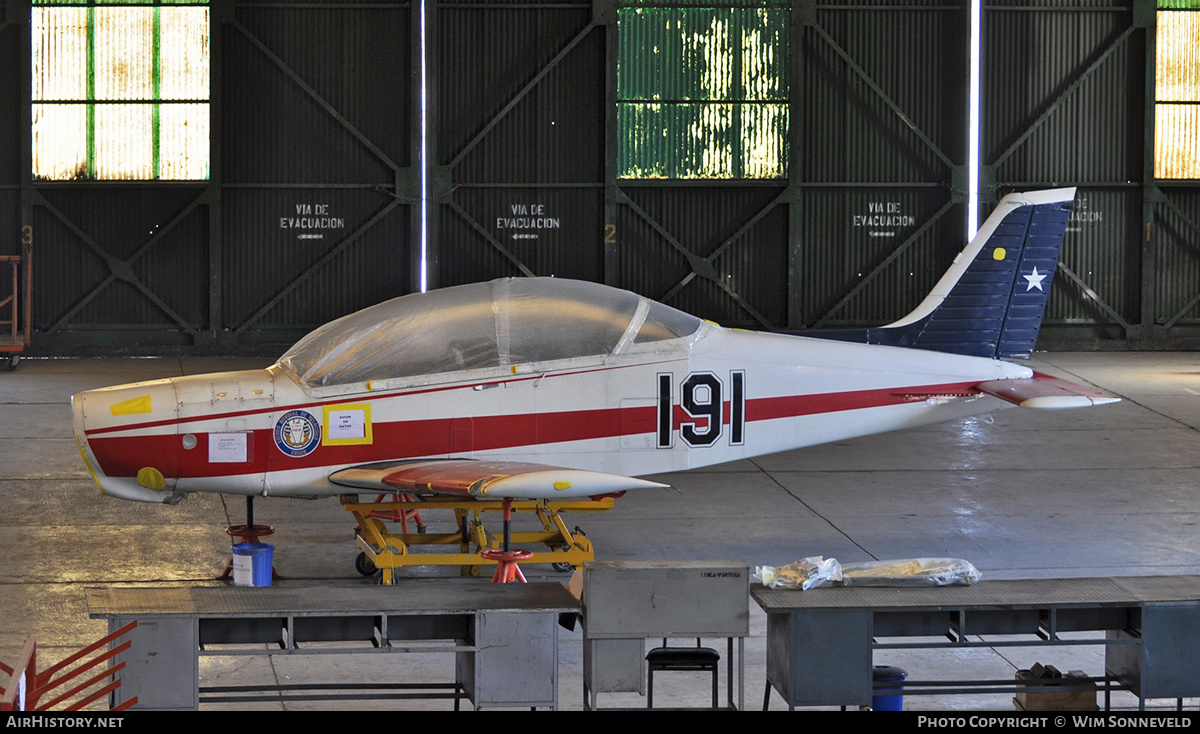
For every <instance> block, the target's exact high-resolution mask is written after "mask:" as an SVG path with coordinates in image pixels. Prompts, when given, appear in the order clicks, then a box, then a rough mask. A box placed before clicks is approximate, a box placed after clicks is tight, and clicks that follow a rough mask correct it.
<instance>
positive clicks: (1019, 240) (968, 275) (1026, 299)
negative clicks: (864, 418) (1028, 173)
mask: <svg viewBox="0 0 1200 734" xmlns="http://www.w3.org/2000/svg"><path fill="white" fill-rule="evenodd" d="M1074 199H1075V189H1073V188H1067V189H1053V190H1049V191H1034V192H1029V193H1025V194H1009V195H1008V196H1005V197H1004V198H1003V199H1002V200H1001V201H1000V203H999V204H998V205H997V206H996V209H995V210H994V211H993V212H992V214H991V216H989V217H988V219H987V221H986V222H984V224H983V226H982V227H980V229H979V232H978V234H976V235H975V239H973V240H971V243H970V244H968V245H967V247H966V248H965V249H964V250H963V251H962V252H961V253H959V254H958V256H957V257H955V258H954V263H953V264H952V265H951V266H950V269H949V270H947V271H946V274H945V275H943V276H942V279H941V280H939V281H938V283H937V285H936V286H934V288H933V290H932V291H931V292H930V293H929V295H928V296H926V297H925V300H923V301H921V304H920V305H919V306H917V308H916V309H915V310H913V312H912V313H910V314H909V315H907V316H905V317H904V318H902V319H900V320H899V321H896V322H894V323H891V324H888V325H887V326H880V327H875V328H871V329H861V330H850V331H843V330H828V331H826V330H822V331H804V332H794V333H798V334H801V335H802V336H815V337H822V338H825V339H836V340H838V341H852V342H864V343H867V344H887V345H891V346H899V347H913V348H916V349H931V350H934V351H938V352H952V353H955V354H968V355H973V356H977V357H992V358H996V359H1012V358H1019V359H1028V358H1029V357H1030V356H1031V355H1032V354H1033V347H1034V344H1036V342H1037V335H1038V330H1039V329H1040V328H1041V325H1042V315H1043V314H1044V313H1045V310H1046V300H1047V299H1048V297H1049V295H1050V284H1051V282H1052V281H1053V279H1054V270H1055V268H1056V267H1057V266H1058V256H1059V252H1060V251H1061V249H1062V241H1063V235H1064V234H1065V233H1066V229H1067V222H1068V220H1069V219H1070V216H1071V208H1072V205H1073V202H1074Z"/></svg>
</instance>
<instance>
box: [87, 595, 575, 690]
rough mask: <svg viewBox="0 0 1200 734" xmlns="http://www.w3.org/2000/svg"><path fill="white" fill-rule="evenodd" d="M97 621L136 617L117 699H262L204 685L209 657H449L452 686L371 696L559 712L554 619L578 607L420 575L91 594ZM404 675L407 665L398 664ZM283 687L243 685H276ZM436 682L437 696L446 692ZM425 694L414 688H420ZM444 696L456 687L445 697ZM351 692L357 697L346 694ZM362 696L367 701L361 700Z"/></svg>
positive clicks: (382, 686) (393, 684)
mask: <svg viewBox="0 0 1200 734" xmlns="http://www.w3.org/2000/svg"><path fill="white" fill-rule="evenodd" d="M86 593H87V604H88V613H89V616H90V617H91V618H93V619H97V618H99V619H107V620H108V625H109V629H110V630H113V629H118V628H120V627H121V626H123V625H125V624H127V623H128V622H130V621H133V620H136V621H137V622H138V626H137V628H136V629H134V630H133V632H132V633H131V634H130V635H129V639H130V641H131V642H132V643H133V645H132V647H131V649H130V650H129V651H127V652H126V653H123V654H122V655H121V659H122V660H124V661H125V662H126V668H125V669H124V670H123V671H122V673H121V687H120V688H119V689H118V690H117V692H116V693H115V694H114V696H117V697H119V698H118V699H114V701H113V704H114V705H116V704H118V703H120V702H121V701H123V700H125V699H128V698H132V697H134V696H137V698H138V703H137V705H136V706H135V708H146V709H184V710H186V709H198V708H199V706H200V704H201V703H207V702H214V703H215V702H223V703H239V702H247V701H253V700H260V698H261V696H260V698H255V697H253V696H245V697H239V696H233V695H229V694H230V693H231V692H230V691H212V690H208V691H206V690H205V689H202V688H201V687H200V685H199V660H200V657H201V656H208V655H314V654H334V653H336V654H348V653H349V654H358V653H363V654H367V653H370V654H379V653H421V652H424V653H436V652H442V653H453V654H454V660H455V664H454V679H453V683H446V684H442V685H440V686H439V685H429V684H405V683H400V682H397V680H391V679H390V678H391V676H389V680H387V681H381V682H380V683H379V684H378V685H375V686H371V688H372V689H373V693H372V694H370V696H369V697H372V698H401V697H406V698H413V697H421V698H449V697H453V698H454V699H455V708H457V707H458V699H459V698H461V697H466V698H468V699H469V700H470V701H471V702H472V703H473V704H474V706H475V707H476V708H482V707H502V706H521V707H526V706H528V707H537V706H549V707H552V708H557V707H558V620H559V615H561V614H578V613H579V612H580V610H581V607H580V605H579V602H578V601H577V600H576V599H575V598H574V597H573V596H571V594H570V593H568V592H567V590H566V589H564V588H563V587H562V586H561V585H559V584H554V583H548V584H547V583H534V584H488V583H481V582H479V581H476V580H467V579H429V580H425V579H421V580H415V581H412V582H406V583H404V584H401V585H396V586H367V585H349V586H308V585H303V586H297V585H287V586H271V587H225V586H221V587H201V588H191V587H134V588H119V587H107V588H90V589H87V592H86ZM396 670H397V671H398V672H397V675H396V676H394V677H395V678H396V679H398V680H403V667H402V666H396ZM282 688H283V687H280V686H277V685H270V686H261V687H252V689H253V690H246V689H242V690H241V691H240V692H242V693H252V692H254V691H259V692H260V693H261V691H272V692H273V695H272V696H271V699H270V700H275V701H278V700H287V699H288V697H289V695H288V691H287V690H281V689H282ZM300 688H304V689H306V690H308V691H309V693H308V694H306V695H300V694H295V693H294V694H292V695H293V697H294V698H295V699H296V700H307V699H312V698H314V697H321V698H337V697H339V696H336V695H332V694H331V693H324V694H316V695H314V694H313V693H312V691H313V690H320V689H328V690H335V689H336V690H340V691H342V692H343V694H344V692H345V691H346V690H348V689H352V688H354V686H351V685H342V684H339V683H338V682H337V681H328V682H326V683H325V685H307V686H300ZM438 689H440V691H439V690H438ZM414 690H417V691H418V692H414ZM446 691H449V692H448V693H447V692H446ZM342 697H350V696H342ZM355 697H363V696H355Z"/></svg>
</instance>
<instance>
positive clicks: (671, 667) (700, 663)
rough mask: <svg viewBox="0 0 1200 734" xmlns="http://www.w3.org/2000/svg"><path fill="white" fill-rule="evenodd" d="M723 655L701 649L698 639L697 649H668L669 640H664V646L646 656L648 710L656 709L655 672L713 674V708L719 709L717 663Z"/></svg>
mask: <svg viewBox="0 0 1200 734" xmlns="http://www.w3.org/2000/svg"><path fill="white" fill-rule="evenodd" d="M720 660H721V655H720V654H719V653H718V652H717V651H716V650H714V649H712V648H711V647H700V638H699V637H697V638H696V646H695V647H667V639H666V638H665V637H664V638H663V646H662V647H656V648H654V649H653V650H651V651H650V652H649V653H647V654H646V668H647V673H648V676H647V680H646V708H654V671H656V670H661V671H664V672H669V671H700V672H703V671H706V670H708V671H711V672H712V707H713V708H716V707H717V663H718V662H720Z"/></svg>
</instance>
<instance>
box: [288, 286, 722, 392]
mask: <svg viewBox="0 0 1200 734" xmlns="http://www.w3.org/2000/svg"><path fill="white" fill-rule="evenodd" d="M700 324H701V322H700V320H699V319H697V318H696V317H694V316H689V315H688V314H685V313H683V312H682V311H678V310H676V309H673V308H671V307H669V306H664V305H662V304H661V303H656V302H654V301H651V300H649V299H647V298H643V297H642V296H639V295H637V294H636V293H631V292H629V291H624V290H620V289H617V288H610V287H608V286H604V285H600V284H598V283H589V282H585V281H578V280H565V279H560V278H504V279H500V280H493V281H491V282H488V283H473V284H471V285H463V286H455V287H451V288H441V289H438V290H434V291H430V292H428V293H414V294H411V295H407V296H401V297H400V298H394V299H392V300H390V301H385V302H384V303H380V304H378V305H376V306H371V307H370V308H366V309H363V310H362V311H358V312H357V313H353V314H350V315H349V316H344V317H342V318H340V319H337V320H336V321H331V322H330V323H328V324H326V325H325V326H322V327H321V328H319V329H317V330H316V331H314V332H312V333H311V334H309V335H308V336H306V337H304V338H303V339H301V340H300V341H299V342H297V343H296V345H295V346H293V347H292V348H291V349H289V350H288V351H287V353H286V354H284V355H283V356H282V357H280V359H279V365H280V367H282V368H283V369H285V370H288V371H290V372H292V373H293V374H295V375H296V376H297V378H299V380H300V381H301V382H302V383H303V384H305V385H307V386H309V387H323V386H329V385H345V384H351V383H358V382H366V381H380V380H394V379H399V378H405V377H415V376H419V375H429V374H435V373H443V372H457V371H463V370H477V369H486V368H493V367H507V366H513V365H521V364H528V363H536V362H548V361H554V360H561V359H570V358H574V357H586V356H607V355H612V354H618V353H620V352H622V351H623V350H625V349H627V348H628V347H629V346H630V345H631V344H637V345H641V344H647V343H652V342H659V341H665V340H669V339H678V338H681V337H685V336H688V335H691V334H694V333H695V332H696V331H697V330H698V329H699V328H700Z"/></svg>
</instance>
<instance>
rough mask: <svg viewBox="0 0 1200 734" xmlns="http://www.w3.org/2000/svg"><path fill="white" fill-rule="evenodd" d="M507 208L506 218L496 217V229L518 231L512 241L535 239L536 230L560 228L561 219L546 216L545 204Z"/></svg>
mask: <svg viewBox="0 0 1200 734" xmlns="http://www.w3.org/2000/svg"><path fill="white" fill-rule="evenodd" d="M508 208H509V211H508V216H500V217H496V229H501V230H518V231H515V232H513V234H512V239H515V240H516V239H537V237H538V235H537V230H544V229H559V228H561V227H562V220H561V219H559V218H558V217H550V216H546V205H545V204H509V205H508ZM507 235H508V233H507V232H505V233H504V236H507Z"/></svg>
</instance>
